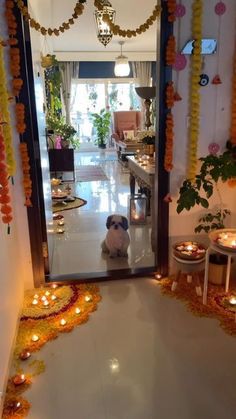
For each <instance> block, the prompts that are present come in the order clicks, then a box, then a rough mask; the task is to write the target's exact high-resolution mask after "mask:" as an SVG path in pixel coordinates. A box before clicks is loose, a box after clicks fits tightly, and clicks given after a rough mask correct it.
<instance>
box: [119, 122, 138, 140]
mask: <svg viewBox="0 0 236 419" xmlns="http://www.w3.org/2000/svg"><path fill="white" fill-rule="evenodd" d="M134 130H135V126H134V125H127V124H125V123H120V125H119V129H118V135H119V137H120V138H121V139H122V140H123V139H124V133H123V131H134Z"/></svg>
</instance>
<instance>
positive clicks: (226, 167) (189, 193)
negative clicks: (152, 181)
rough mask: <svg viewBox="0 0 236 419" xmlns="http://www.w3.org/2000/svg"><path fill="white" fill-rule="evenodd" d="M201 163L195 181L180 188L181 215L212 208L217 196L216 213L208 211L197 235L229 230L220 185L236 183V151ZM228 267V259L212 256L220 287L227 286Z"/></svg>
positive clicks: (213, 279)
mask: <svg viewBox="0 0 236 419" xmlns="http://www.w3.org/2000/svg"><path fill="white" fill-rule="evenodd" d="M199 160H200V162H201V163H202V164H201V166H200V169H199V173H198V174H197V175H196V177H195V179H194V181H190V180H189V179H185V180H184V182H183V184H182V186H181V188H180V191H179V198H178V201H177V213H178V214H179V213H181V212H182V211H183V210H184V209H185V210H187V211H189V210H191V208H193V207H194V206H195V205H200V206H202V207H203V208H208V207H209V198H210V197H211V196H212V195H213V193H214V192H216V193H217V195H218V199H219V203H218V206H217V208H216V210H215V211H211V212H210V211H208V212H206V213H205V214H204V215H203V216H201V217H200V218H199V224H198V225H197V226H196V227H195V230H194V231H195V233H200V232H202V231H204V232H206V233H209V232H210V231H212V230H218V229H221V228H225V225H224V224H225V219H226V217H227V216H228V215H229V214H230V211H229V210H228V209H227V208H223V202H222V197H221V193H220V189H219V181H222V182H227V181H231V180H232V179H236V147H232V146H231V145H230V146H228V149H227V150H226V151H225V152H224V153H222V154H221V155H213V154H209V155H207V156H206V157H202V158H200V159H199ZM226 263H227V257H224V255H220V254H217V253H216V254H212V255H210V266H209V281H210V282H212V283H216V284H220V283H222V282H223V278H224V277H225V269H226Z"/></svg>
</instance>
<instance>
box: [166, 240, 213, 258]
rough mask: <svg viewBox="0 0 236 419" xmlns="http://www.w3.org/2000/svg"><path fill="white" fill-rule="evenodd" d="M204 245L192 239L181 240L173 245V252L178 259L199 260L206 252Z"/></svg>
mask: <svg viewBox="0 0 236 419" xmlns="http://www.w3.org/2000/svg"><path fill="white" fill-rule="evenodd" d="M206 249H207V248H206V246H204V245H203V244H202V243H197V242H194V241H182V242H178V243H175V244H174V245H173V253H174V255H175V256H176V257H178V258H179V259H184V260H199V259H203V258H204V257H205V254H206Z"/></svg>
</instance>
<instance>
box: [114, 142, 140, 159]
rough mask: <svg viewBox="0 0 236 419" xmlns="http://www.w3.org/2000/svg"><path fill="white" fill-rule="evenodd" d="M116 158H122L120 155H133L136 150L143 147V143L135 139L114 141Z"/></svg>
mask: <svg viewBox="0 0 236 419" xmlns="http://www.w3.org/2000/svg"><path fill="white" fill-rule="evenodd" d="M115 146H116V151H117V155H118V159H119V160H122V156H126V157H128V156H131V155H134V154H135V152H136V150H138V149H139V150H141V149H142V148H143V143H140V142H137V141H116V142H115Z"/></svg>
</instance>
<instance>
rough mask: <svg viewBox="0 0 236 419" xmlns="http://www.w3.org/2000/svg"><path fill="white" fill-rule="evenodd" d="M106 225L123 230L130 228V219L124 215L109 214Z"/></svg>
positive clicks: (109, 227) (108, 227)
mask: <svg viewBox="0 0 236 419" xmlns="http://www.w3.org/2000/svg"><path fill="white" fill-rule="evenodd" d="M106 227H107V229H108V230H110V229H112V230H118V229H120V228H122V229H123V230H128V227H129V225H128V220H127V218H126V217H124V216H122V215H109V217H107V222H106Z"/></svg>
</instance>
